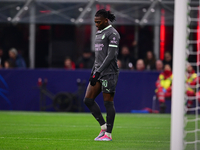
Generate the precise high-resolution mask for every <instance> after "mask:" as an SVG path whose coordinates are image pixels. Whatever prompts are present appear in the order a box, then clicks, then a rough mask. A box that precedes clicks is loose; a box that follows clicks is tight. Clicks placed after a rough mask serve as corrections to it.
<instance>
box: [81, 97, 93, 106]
mask: <svg viewBox="0 0 200 150" xmlns="http://www.w3.org/2000/svg"><path fill="white" fill-rule="evenodd" d="M83 102H84V103H85V105H86V106H92V105H93V104H94V99H91V98H84V100H83Z"/></svg>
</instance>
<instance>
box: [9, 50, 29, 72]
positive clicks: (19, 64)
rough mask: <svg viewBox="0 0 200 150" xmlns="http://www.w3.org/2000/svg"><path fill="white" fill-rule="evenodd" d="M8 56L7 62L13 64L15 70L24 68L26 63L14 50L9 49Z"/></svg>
mask: <svg viewBox="0 0 200 150" xmlns="http://www.w3.org/2000/svg"><path fill="white" fill-rule="evenodd" d="M8 54H9V57H10V59H9V61H10V62H12V63H14V64H15V67H16V68H26V63H25V61H24V59H23V57H22V56H21V55H20V54H18V52H17V50H16V49H15V48H11V49H10V50H9V53H8Z"/></svg>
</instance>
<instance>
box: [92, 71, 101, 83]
mask: <svg viewBox="0 0 200 150" xmlns="http://www.w3.org/2000/svg"><path fill="white" fill-rule="evenodd" d="M99 76H100V73H99V72H96V73H95V74H94V75H93V76H91V77H90V85H91V86H95V85H96V83H97V80H98V78H99Z"/></svg>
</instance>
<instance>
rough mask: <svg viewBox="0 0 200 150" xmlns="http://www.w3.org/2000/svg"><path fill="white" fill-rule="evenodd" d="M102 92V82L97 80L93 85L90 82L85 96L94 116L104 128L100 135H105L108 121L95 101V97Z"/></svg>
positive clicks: (86, 103)
mask: <svg viewBox="0 0 200 150" xmlns="http://www.w3.org/2000/svg"><path fill="white" fill-rule="evenodd" d="M100 92H101V83H99V82H97V83H96V85H95V86H91V85H90V84H88V87H87V90H86V94H85V98H84V103H85V105H86V106H87V107H88V108H89V110H90V111H91V113H92V115H93V116H94V118H95V119H96V120H97V121H98V122H99V124H100V126H101V129H102V131H101V132H102V133H100V135H104V133H105V130H106V128H107V127H106V122H105V120H104V118H103V116H102V113H101V110H100V108H99V105H98V104H97V103H96V102H95V101H94V99H95V98H96V97H97V96H98V95H99V93H100ZM100 135H99V136H100Z"/></svg>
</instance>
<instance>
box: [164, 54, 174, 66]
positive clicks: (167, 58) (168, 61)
mask: <svg viewBox="0 0 200 150" xmlns="http://www.w3.org/2000/svg"><path fill="white" fill-rule="evenodd" d="M166 64H169V65H170V67H171V68H172V55H171V53H170V52H169V51H166V52H165V55H164V60H163V65H164V66H165V65H166Z"/></svg>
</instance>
